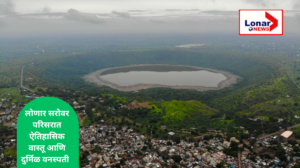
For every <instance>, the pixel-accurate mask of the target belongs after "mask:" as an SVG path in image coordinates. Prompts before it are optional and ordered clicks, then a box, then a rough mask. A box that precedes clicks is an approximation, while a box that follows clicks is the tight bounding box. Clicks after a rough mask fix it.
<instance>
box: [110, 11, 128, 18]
mask: <svg viewBox="0 0 300 168" xmlns="http://www.w3.org/2000/svg"><path fill="white" fill-rule="evenodd" d="M111 14H112V15H113V16H117V17H121V18H130V17H131V16H130V14H129V13H127V12H117V11H112V12H111Z"/></svg>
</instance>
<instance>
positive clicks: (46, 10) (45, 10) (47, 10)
mask: <svg viewBox="0 0 300 168" xmlns="http://www.w3.org/2000/svg"><path fill="white" fill-rule="evenodd" d="M42 11H43V12H44V13H50V12H51V9H50V8H49V7H48V6H45V7H44V8H43V10H42Z"/></svg>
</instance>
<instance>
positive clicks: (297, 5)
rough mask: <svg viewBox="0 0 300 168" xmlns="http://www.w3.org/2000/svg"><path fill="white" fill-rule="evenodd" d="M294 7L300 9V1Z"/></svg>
mask: <svg viewBox="0 0 300 168" xmlns="http://www.w3.org/2000/svg"><path fill="white" fill-rule="evenodd" d="M293 9H296V10H299V9H300V2H299V1H298V2H297V3H296V4H295V5H294V7H293Z"/></svg>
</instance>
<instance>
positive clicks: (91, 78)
mask: <svg viewBox="0 0 300 168" xmlns="http://www.w3.org/2000/svg"><path fill="white" fill-rule="evenodd" d="M152 65H166V64H139V65H132V66H123V67H114V68H107V69H101V70H98V71H95V72H93V73H90V74H88V75H85V76H84V77H83V78H84V79H85V81H87V82H91V83H94V84H96V85H98V86H104V85H105V86H108V87H111V88H113V89H117V90H120V91H124V92H130V91H138V90H142V89H149V88H154V87H163V88H173V89H194V90H198V91H207V90H219V89H223V88H225V87H229V86H230V85H232V84H234V83H236V82H237V79H238V78H239V77H238V76H236V75H233V74H231V73H229V72H226V71H221V70H215V69H210V68H202V67H196V66H188V65H169V66H184V67H190V68H195V69H199V70H207V71H210V72H214V73H222V74H223V75H224V76H226V78H227V79H226V80H223V81H221V82H220V83H219V84H218V87H204V86H167V85H157V84H137V85H131V86H120V85H117V84H114V83H111V82H108V81H105V80H104V79H102V78H100V75H101V73H103V72H104V71H107V70H110V69H115V68H126V67H136V66H152Z"/></svg>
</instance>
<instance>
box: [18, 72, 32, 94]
mask: <svg viewBox="0 0 300 168" xmlns="http://www.w3.org/2000/svg"><path fill="white" fill-rule="evenodd" d="M23 69H24V67H22V71H21V82H20V86H21V88H23V89H26V90H29V91H30V92H34V91H33V90H31V89H29V88H27V87H25V86H23V71H24V70H23Z"/></svg>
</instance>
